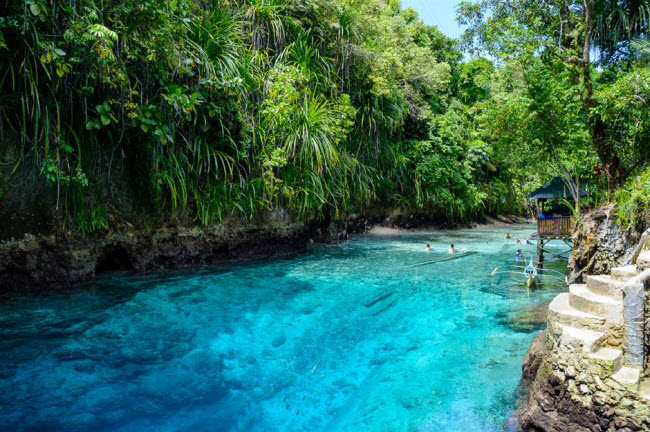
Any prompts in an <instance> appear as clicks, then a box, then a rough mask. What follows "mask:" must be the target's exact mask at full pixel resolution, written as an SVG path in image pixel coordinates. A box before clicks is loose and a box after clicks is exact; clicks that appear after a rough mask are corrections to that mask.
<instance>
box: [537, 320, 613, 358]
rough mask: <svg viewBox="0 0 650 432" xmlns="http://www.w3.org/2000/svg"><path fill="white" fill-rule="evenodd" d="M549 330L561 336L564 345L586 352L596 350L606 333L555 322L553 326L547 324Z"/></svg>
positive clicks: (605, 337)
mask: <svg viewBox="0 0 650 432" xmlns="http://www.w3.org/2000/svg"><path fill="white" fill-rule="evenodd" d="M549 330H550V331H552V332H553V333H554V334H555V335H556V336H557V337H559V338H561V339H562V343H563V344H564V345H565V346H567V347H570V348H573V349H575V350H576V351H577V350H582V351H584V352H586V353H593V352H595V351H598V350H599V349H600V347H601V346H602V345H603V344H604V343H605V340H606V339H607V335H606V334H605V333H604V332H596V331H592V330H586V329H581V328H577V327H571V326H568V325H563V324H557V325H556V326H553V327H550V326H549Z"/></svg>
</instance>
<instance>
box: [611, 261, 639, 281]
mask: <svg viewBox="0 0 650 432" xmlns="http://www.w3.org/2000/svg"><path fill="white" fill-rule="evenodd" d="M637 274H639V272H638V271H637V269H636V266H635V265H634V264H633V265H628V266H623V267H614V268H613V269H612V279H614V280H619V281H626V280H629V279H630V278H631V277H634V276H636V275H637Z"/></svg>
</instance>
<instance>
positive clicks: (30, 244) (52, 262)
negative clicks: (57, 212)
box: [0, 212, 516, 291]
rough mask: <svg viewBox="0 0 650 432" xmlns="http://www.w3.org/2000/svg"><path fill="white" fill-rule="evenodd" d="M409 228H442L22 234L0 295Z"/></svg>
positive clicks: (424, 222) (368, 224) (391, 221)
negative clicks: (121, 272)
mask: <svg viewBox="0 0 650 432" xmlns="http://www.w3.org/2000/svg"><path fill="white" fill-rule="evenodd" d="M515 220H516V219H515V217H505V216H503V217H499V219H492V218H490V219H489V220H487V221H486V222H487V223H489V224H492V226H505V225H507V224H508V223H511V224H514V221H515ZM495 222H496V223H495ZM473 226H474V227H486V226H487V225H485V224H480V225H479V224H476V223H474V224H473ZM416 228H422V229H424V228H427V229H438V228H442V227H441V226H439V225H435V222H434V221H432V220H429V219H427V218H425V217H423V216H422V215H413V214H410V215H408V214H407V213H404V212H393V213H392V214H388V215H372V216H361V215H353V216H351V217H348V218H347V219H344V220H339V221H321V222H298V221H295V220H292V218H290V217H289V216H287V215H286V214H285V213H282V212H277V213H270V214H268V215H265V217H263V218H258V219H256V220H253V221H245V220H227V221H224V222H223V223H221V224H219V225H215V226H210V227H198V226H189V227H186V226H174V225H170V226H163V227H160V228H156V229H144V228H135V227H132V226H128V225H127V226H124V227H122V228H121V229H120V230H119V231H111V232H108V233H96V234H93V235H81V234H79V233H76V232H72V231H63V232H58V233H56V234H51V235H36V236H35V235H31V234H24V236H23V237H22V238H20V239H11V240H8V241H5V242H2V243H0V291H44V290H57V289H66V288H70V287H73V286H75V285H79V284H83V283H89V282H92V281H93V280H94V279H95V276H96V275H97V274H100V273H102V272H106V271H115V270H128V271H133V272H149V271H154V270H160V269H178V268H191V267H195V266H202V265H210V264H215V263H221V262H230V261H246V260H253V259H260V258H266V257H270V256H276V255H282V254H287V253H290V252H295V251H299V250H302V249H304V248H305V247H307V246H308V245H309V244H311V243H314V242H317V243H335V242H338V241H341V240H345V239H347V238H348V237H349V236H350V235H353V234H360V233H364V232H366V231H370V232H371V233H374V234H382V233H383V235H389V234H391V233H392V234H395V233H400V232H404V231H409V230H414V229H416Z"/></svg>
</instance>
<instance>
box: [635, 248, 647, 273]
mask: <svg viewBox="0 0 650 432" xmlns="http://www.w3.org/2000/svg"><path fill="white" fill-rule="evenodd" d="M636 267H637V270H638V271H639V272H642V271H643V270H646V269H649V268H650V250H646V251H643V252H641V253H640V254H639V256H638V257H637V259H636Z"/></svg>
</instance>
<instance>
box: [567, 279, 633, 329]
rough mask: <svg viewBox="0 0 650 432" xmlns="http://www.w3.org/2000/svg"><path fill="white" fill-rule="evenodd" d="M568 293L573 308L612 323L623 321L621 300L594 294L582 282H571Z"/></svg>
mask: <svg viewBox="0 0 650 432" xmlns="http://www.w3.org/2000/svg"><path fill="white" fill-rule="evenodd" d="M569 294H570V296H569V304H570V305H571V306H573V307H574V308H575V309H577V310H579V311H582V312H586V313H590V314H594V315H598V316H601V317H603V318H605V319H607V321H609V322H610V323H612V324H621V323H622V322H623V302H622V301H619V300H616V299H614V298H612V297H608V296H603V295H598V294H595V293H593V292H591V291H590V290H589V289H588V288H587V285H584V284H572V285H571V286H570V287H569Z"/></svg>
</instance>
